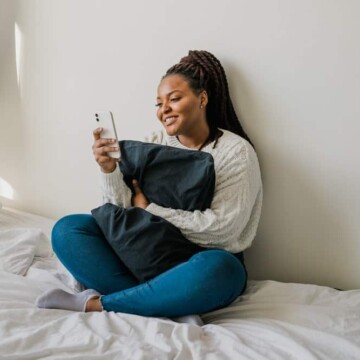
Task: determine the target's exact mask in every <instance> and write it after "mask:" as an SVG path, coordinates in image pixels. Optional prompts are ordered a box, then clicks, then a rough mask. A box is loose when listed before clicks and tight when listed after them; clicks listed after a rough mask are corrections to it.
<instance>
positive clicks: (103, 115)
mask: <svg viewBox="0 0 360 360" xmlns="http://www.w3.org/2000/svg"><path fill="white" fill-rule="evenodd" d="M95 120H96V123H97V126H98V127H101V128H103V131H102V132H101V134H100V137H102V138H105V139H116V143H114V144H109V145H108V146H114V147H115V146H119V139H118V136H117V132H116V127H115V122H114V117H113V114H112V112H111V111H98V112H96V113H95ZM107 154H108V156H110V157H112V158H115V159H118V158H120V151H111V152H108V153H107Z"/></svg>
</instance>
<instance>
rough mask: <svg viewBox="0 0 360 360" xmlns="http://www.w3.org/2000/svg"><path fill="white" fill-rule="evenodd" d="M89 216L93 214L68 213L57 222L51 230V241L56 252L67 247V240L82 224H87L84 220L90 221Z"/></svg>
mask: <svg viewBox="0 0 360 360" xmlns="http://www.w3.org/2000/svg"><path fill="white" fill-rule="evenodd" d="M87 217H91V216H90V215H85V214H84V215H83V214H73V215H67V216H64V217H62V218H61V219H59V220H58V221H57V222H56V223H55V225H54V227H53V229H52V232H51V243H52V247H53V250H54V251H55V253H56V254H57V253H58V251H61V249H63V248H66V247H67V244H66V243H67V241H68V240H69V238H71V235H72V234H75V233H76V232H77V231H78V230H79V228H80V227H81V226H83V225H85V224H84V222H86V221H88V219H87Z"/></svg>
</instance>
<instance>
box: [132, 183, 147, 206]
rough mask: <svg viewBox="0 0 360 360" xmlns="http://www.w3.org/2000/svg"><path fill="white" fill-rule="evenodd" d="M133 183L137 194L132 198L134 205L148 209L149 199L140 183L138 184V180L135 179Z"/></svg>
mask: <svg viewBox="0 0 360 360" xmlns="http://www.w3.org/2000/svg"><path fill="white" fill-rule="evenodd" d="M132 184H133V187H134V190H135V194H134V195H133V197H132V198H131V203H132V206H134V207H139V208H142V209H146V208H147V207H148V205H149V201H148V199H147V198H146V196H145V195H144V193H143V192H142V191H141V189H140V188H139V184H138V182H137V180H133V181H132Z"/></svg>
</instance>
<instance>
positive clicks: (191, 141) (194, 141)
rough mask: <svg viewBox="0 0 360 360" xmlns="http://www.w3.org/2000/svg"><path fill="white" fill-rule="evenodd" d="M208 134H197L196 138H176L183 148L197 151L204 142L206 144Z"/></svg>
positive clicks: (181, 136) (180, 136)
mask: <svg viewBox="0 0 360 360" xmlns="http://www.w3.org/2000/svg"><path fill="white" fill-rule="evenodd" d="M209 133H210V132H209V131H207V132H204V133H202V134H199V135H198V136H185V135H179V136H176V137H177V139H178V140H179V141H180V142H181V144H183V145H184V146H186V147H188V148H190V149H199V148H201V147H203V146H204V144H205V142H207V140H208V138H209Z"/></svg>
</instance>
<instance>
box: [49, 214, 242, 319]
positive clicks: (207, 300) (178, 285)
mask: <svg viewBox="0 0 360 360" xmlns="http://www.w3.org/2000/svg"><path fill="white" fill-rule="evenodd" d="M149 241H151V240H149ZM52 246H53V249H54V252H55V253H56V255H57V257H58V258H59V259H60V261H61V262H62V263H63V264H64V266H65V267H66V268H67V269H68V270H69V271H70V272H71V274H72V275H73V276H74V277H75V278H76V279H77V280H78V281H79V282H81V283H82V284H83V285H84V286H85V287H87V288H91V289H95V290H97V291H98V292H100V293H101V294H103V296H102V298H101V303H102V306H103V308H104V310H107V311H115V312H122V313H129V314H137V315H143V316H157V317H178V316H184V315H191V314H201V313H205V312H208V311H212V310H215V309H218V308H221V307H225V306H226V305H228V304H230V303H231V302H232V301H234V300H235V299H236V298H237V297H238V296H239V295H241V293H242V292H243V291H244V288H245V284H246V279H247V275H246V269H245V267H244V266H243V264H242V262H241V261H240V260H239V259H237V258H236V257H235V256H234V255H233V254H231V253H229V252H227V251H224V250H205V251H202V252H200V253H198V254H196V255H194V256H192V257H191V258H190V259H189V260H188V261H187V262H184V263H182V264H180V265H177V266H175V267H174V268H172V269H170V270H168V271H166V272H164V273H162V274H160V275H158V276H156V277H155V278H153V279H151V280H149V281H147V282H145V283H142V284H139V283H138V281H137V280H136V279H135V278H134V276H133V275H132V274H131V273H130V272H129V270H128V269H127V268H126V267H125V266H124V265H123V263H122V262H121V261H120V259H119V258H118V257H117V255H116V254H115V252H114V251H113V250H112V248H111V247H110V245H109V244H108V243H107V241H106V240H105V238H104V236H103V234H102V232H101V230H100V228H99V227H98V225H97V223H96V222H95V220H94V219H93V217H92V216H91V215H86V214H77V215H69V216H66V217H63V218H62V219H60V220H59V221H58V222H57V223H56V224H55V226H54V228H53V231H52Z"/></svg>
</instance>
